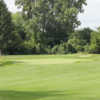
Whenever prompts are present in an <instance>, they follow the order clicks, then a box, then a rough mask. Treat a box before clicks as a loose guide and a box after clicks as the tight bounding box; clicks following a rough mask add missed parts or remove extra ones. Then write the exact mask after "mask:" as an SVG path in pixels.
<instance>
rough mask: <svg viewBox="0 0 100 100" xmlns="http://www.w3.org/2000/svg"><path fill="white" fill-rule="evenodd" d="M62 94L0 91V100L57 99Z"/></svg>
mask: <svg viewBox="0 0 100 100" xmlns="http://www.w3.org/2000/svg"><path fill="white" fill-rule="evenodd" d="M63 95H64V94H63V93H62V92H61V91H37V92H20V91H0V100H39V99H42V98H46V97H57V98H58V97H59V96H63Z"/></svg>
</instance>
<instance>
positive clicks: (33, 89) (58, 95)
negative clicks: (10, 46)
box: [0, 54, 100, 100]
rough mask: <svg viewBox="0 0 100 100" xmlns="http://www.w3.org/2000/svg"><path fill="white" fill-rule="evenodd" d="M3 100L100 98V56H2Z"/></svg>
mask: <svg viewBox="0 0 100 100" xmlns="http://www.w3.org/2000/svg"><path fill="white" fill-rule="evenodd" d="M0 100H100V55H82V54H75V55H70V54H69V55H27V56H22V55H21V56H20V55H19V56H2V57H1V58H0Z"/></svg>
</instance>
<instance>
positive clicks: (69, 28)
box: [0, 0, 100, 54]
mask: <svg viewBox="0 0 100 100" xmlns="http://www.w3.org/2000/svg"><path fill="white" fill-rule="evenodd" d="M16 5H17V7H19V8H21V9H22V11H21V12H17V13H15V14H12V16H11V14H10V12H9V11H8V9H7V7H6V4H5V3H4V1H3V0H0V50H2V51H3V53H7V54H68V53H77V52H88V53H100V28H98V30H97V31H93V30H92V29H90V28H83V29H78V26H79V25H80V21H79V20H78V14H79V13H82V12H83V11H84V9H83V5H86V0H16Z"/></svg>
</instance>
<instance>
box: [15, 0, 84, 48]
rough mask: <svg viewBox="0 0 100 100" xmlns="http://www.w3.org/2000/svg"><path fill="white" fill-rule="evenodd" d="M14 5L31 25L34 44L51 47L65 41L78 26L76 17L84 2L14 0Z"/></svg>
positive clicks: (69, 0)
mask: <svg viewBox="0 0 100 100" xmlns="http://www.w3.org/2000/svg"><path fill="white" fill-rule="evenodd" d="M16 4H17V6H18V7H20V8H22V10H23V15H24V18H26V20H27V21H28V22H29V23H31V24H29V25H30V27H31V29H32V30H33V32H32V33H33V34H34V38H35V40H36V42H40V43H42V42H43V43H44V42H45V44H47V45H51V46H53V45H55V44H59V43H60V42H61V41H67V40H68V35H69V33H72V32H73V31H74V29H75V28H76V27H78V25H80V21H79V20H78V18H77V16H78V14H79V13H81V12H83V5H85V4H86V0H16Z"/></svg>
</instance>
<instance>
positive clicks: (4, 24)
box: [0, 0, 13, 52]
mask: <svg viewBox="0 0 100 100" xmlns="http://www.w3.org/2000/svg"><path fill="white" fill-rule="evenodd" d="M12 31H13V23H12V19H11V14H10V12H9V11H8V9H7V7H6V4H5V3H4V1H3V0H0V52H1V51H4V50H6V49H7V48H8V47H9V45H10V43H11V37H12V36H13V34H12Z"/></svg>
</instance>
